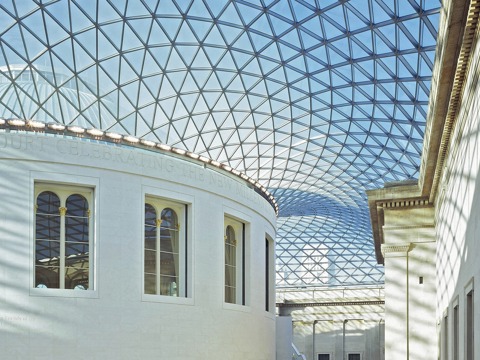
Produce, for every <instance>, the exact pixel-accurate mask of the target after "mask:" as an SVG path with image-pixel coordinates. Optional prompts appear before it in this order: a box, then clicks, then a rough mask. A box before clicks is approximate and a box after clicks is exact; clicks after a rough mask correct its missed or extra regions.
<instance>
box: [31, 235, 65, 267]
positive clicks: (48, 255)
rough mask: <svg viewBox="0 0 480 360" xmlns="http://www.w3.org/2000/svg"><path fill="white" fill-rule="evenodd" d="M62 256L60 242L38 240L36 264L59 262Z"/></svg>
mask: <svg viewBox="0 0 480 360" xmlns="http://www.w3.org/2000/svg"><path fill="white" fill-rule="evenodd" d="M59 256H60V241H58V240H55V241H53V240H37V241H36V242H35V262H37V263H41V264H47V263H50V262H51V261H52V260H53V261H58V257H59Z"/></svg>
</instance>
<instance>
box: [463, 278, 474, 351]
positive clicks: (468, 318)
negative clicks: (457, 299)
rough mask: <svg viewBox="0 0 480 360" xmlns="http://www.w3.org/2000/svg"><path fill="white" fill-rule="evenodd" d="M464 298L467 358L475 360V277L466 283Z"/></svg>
mask: <svg viewBox="0 0 480 360" xmlns="http://www.w3.org/2000/svg"><path fill="white" fill-rule="evenodd" d="M464 298H465V299H464V307H463V308H464V334H465V336H464V346H465V359H466V360H473V359H474V358H475V321H474V316H475V288H474V279H473V278H472V279H470V281H469V282H468V283H467V284H466V285H465V288H464Z"/></svg>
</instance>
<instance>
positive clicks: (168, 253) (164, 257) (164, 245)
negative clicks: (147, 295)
mask: <svg viewBox="0 0 480 360" xmlns="http://www.w3.org/2000/svg"><path fill="white" fill-rule="evenodd" d="M161 220H162V223H161V225H160V294H161V295H170V296H178V291H177V290H178V289H177V284H178V265H179V252H178V251H179V249H178V245H179V243H178V222H177V214H176V213H175V211H173V210H172V209H170V208H167V209H164V210H162V216H161Z"/></svg>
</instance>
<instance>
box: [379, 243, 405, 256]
mask: <svg viewBox="0 0 480 360" xmlns="http://www.w3.org/2000/svg"><path fill="white" fill-rule="evenodd" d="M410 250H411V244H410V243H408V244H382V255H383V257H384V258H385V257H403V256H407V253H408V252H409V251H410Z"/></svg>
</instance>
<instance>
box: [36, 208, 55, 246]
mask: <svg viewBox="0 0 480 360" xmlns="http://www.w3.org/2000/svg"><path fill="white" fill-rule="evenodd" d="M35 237H36V239H39V240H40V239H42V240H47V239H49V240H58V239H60V215H41V214H38V213H37V216H36V221H35Z"/></svg>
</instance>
